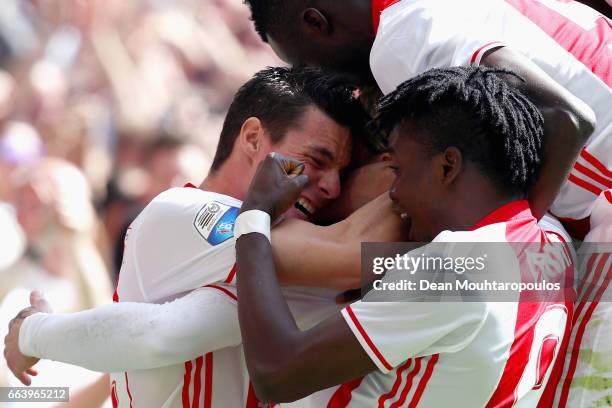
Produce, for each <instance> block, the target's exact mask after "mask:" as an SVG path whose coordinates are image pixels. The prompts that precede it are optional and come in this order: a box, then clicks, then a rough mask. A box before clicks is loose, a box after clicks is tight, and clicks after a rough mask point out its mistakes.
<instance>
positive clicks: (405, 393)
mask: <svg viewBox="0 0 612 408" xmlns="http://www.w3.org/2000/svg"><path fill="white" fill-rule="evenodd" d="M422 359H423V357H419V358H415V359H414V368H413V369H412V371H410V373H409V374H408V376H407V377H406V385H405V386H404V389H403V390H402V393H401V394H400V397H399V399H398V400H397V401H395V402H394V403H393V404H391V405H390V406H389V408H399V407H401V406H402V405H404V403H405V402H406V397H408V394H409V393H410V389H411V388H412V382H413V381H414V377H416V375H417V374H418V373H419V371H421V360H422Z"/></svg>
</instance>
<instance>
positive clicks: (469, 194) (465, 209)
mask: <svg viewBox="0 0 612 408" xmlns="http://www.w3.org/2000/svg"><path fill="white" fill-rule="evenodd" d="M469 184H470V185H478V186H479V188H478V191H475V190H474V189H470V188H458V189H457V190H456V191H457V194H455V196H454V197H451V198H450V199H448V200H445V202H452V203H453V205H452V206H449V207H447V208H442V209H441V211H440V215H439V218H438V220H439V223H440V224H439V225H441V226H442V225H443V228H441V230H445V229H447V230H452V231H467V230H469V229H471V228H472V227H473V226H474V225H476V224H477V223H478V222H479V221H481V220H482V219H483V218H484V217H486V216H487V215H489V214H490V213H492V212H493V211H495V210H497V209H498V208H500V207H502V206H504V205H506V204H508V203H510V202H512V201H515V200H517V199H518V197H512V196H509V195H508V194H502V193H500V192H499V191H498V190H497V189H495V188H494V187H493V186H492V185H491V184H490V183H489V182H488V181H484V180H482V179H480V180H474V181H471V182H469ZM464 187H465V186H464Z"/></svg>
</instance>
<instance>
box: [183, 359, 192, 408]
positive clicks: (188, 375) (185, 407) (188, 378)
mask: <svg viewBox="0 0 612 408" xmlns="http://www.w3.org/2000/svg"><path fill="white" fill-rule="evenodd" d="M191 367H192V364H191V361H186V362H185V375H184V376H183V408H190V405H189V383H190V382H191Z"/></svg>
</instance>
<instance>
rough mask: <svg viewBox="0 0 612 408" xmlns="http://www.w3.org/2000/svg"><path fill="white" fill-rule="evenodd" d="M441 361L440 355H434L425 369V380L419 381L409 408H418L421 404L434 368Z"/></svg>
mask: <svg viewBox="0 0 612 408" xmlns="http://www.w3.org/2000/svg"><path fill="white" fill-rule="evenodd" d="M439 359H440V355H439V354H434V355H433V356H431V358H430V359H429V362H428V363H427V367H426V368H425V373H424V374H423V378H421V381H419V385H418V386H417V389H416V391H415V392H414V397H412V401H410V405H408V408H416V407H417V405H418V404H419V401H420V400H421V397H422V396H423V392H425V388H426V387H427V383H428V382H429V379H430V378H431V375H432V374H433V370H434V367H435V366H436V363H437V362H438V360H439Z"/></svg>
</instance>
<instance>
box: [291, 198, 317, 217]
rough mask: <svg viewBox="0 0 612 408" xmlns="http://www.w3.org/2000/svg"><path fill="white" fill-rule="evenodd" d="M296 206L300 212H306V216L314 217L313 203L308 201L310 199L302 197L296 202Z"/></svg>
mask: <svg viewBox="0 0 612 408" xmlns="http://www.w3.org/2000/svg"><path fill="white" fill-rule="evenodd" d="M295 208H297V209H298V210H300V212H301V213H302V214H304V215H305V216H306V217H308V218H310V217H312V215H313V214H314V211H315V210H314V207H313V206H312V204H310V203H309V202H308V200H306V199H305V198H303V197H300V198H299V199H298V200H297V202H296V203H295Z"/></svg>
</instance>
